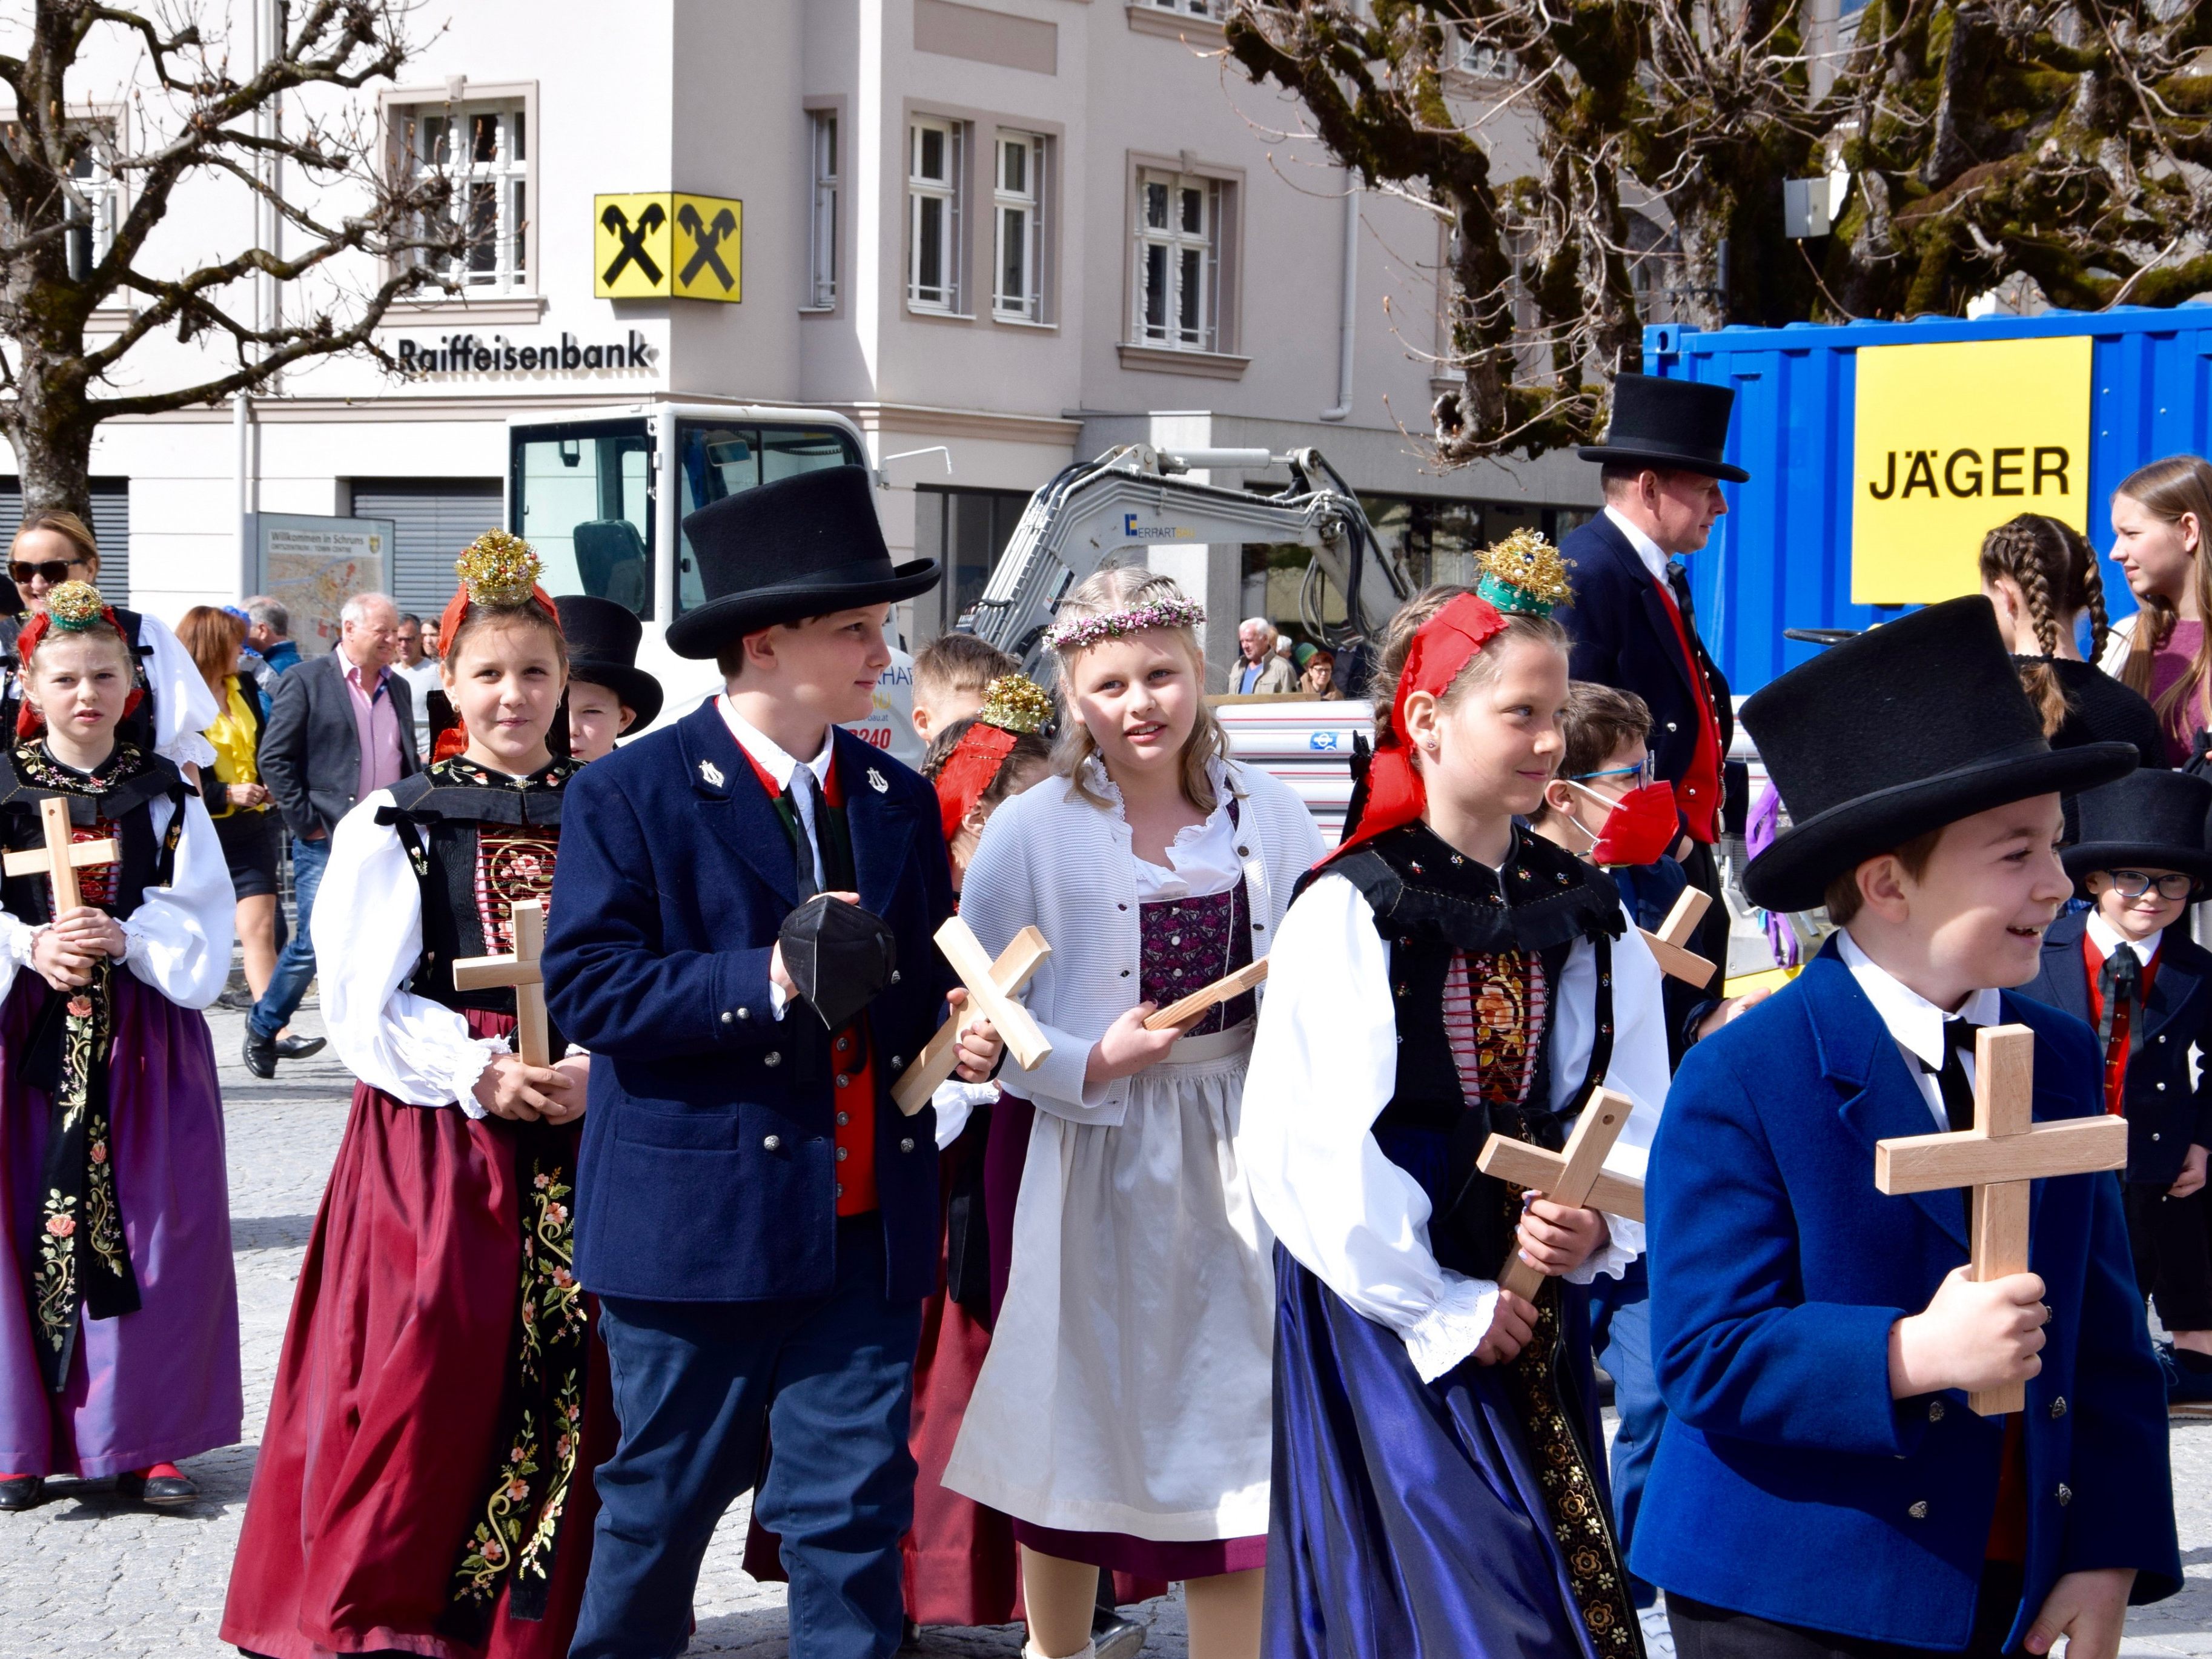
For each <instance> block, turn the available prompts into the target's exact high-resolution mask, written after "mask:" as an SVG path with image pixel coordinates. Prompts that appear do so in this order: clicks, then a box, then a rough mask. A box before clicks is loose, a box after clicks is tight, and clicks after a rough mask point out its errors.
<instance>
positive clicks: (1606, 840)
mask: <svg viewBox="0 0 2212 1659" xmlns="http://www.w3.org/2000/svg"><path fill="white" fill-rule="evenodd" d="M1679 822H1680V820H1679V818H1678V817H1677V815H1676V812H1675V808H1674V785H1672V784H1670V783H1667V782H1664V781H1661V782H1657V783H1647V784H1645V785H1644V786H1643V787H1641V788H1638V789H1632V790H1630V791H1629V792H1628V793H1626V794H1625V795H1623V796H1622V797H1621V798H1620V799H1619V800H1617V801H1615V802H1614V803H1613V810H1612V811H1609V812H1607V814H1606V815H1605V822H1604V823H1603V824H1601V825H1600V826H1599V829H1598V835H1597V840H1596V842H1595V844H1593V845H1592V847H1591V848H1590V850H1589V860H1590V862H1591V863H1592V864H1601V865H1605V866H1619V865H1638V864H1650V863H1654V862H1656V860H1659V859H1660V858H1662V857H1663V856H1664V855H1665V854H1666V852H1667V849H1668V848H1670V847H1672V846H1673V845H1674V832H1675V829H1676V828H1677V826H1678V823H1679Z"/></svg>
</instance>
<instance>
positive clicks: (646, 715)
mask: <svg viewBox="0 0 2212 1659" xmlns="http://www.w3.org/2000/svg"><path fill="white" fill-rule="evenodd" d="M553 604H554V607H555V608H556V610H558V611H560V613H561V633H562V636H563V637H564V638H565V639H566V640H567V641H568V753H569V754H570V755H571V756H573V757H574V758H576V759H577V760H580V761H595V760H599V759H602V758H604V757H606V756H608V755H611V754H612V753H613V752H614V747H615V739H616V738H619V737H621V736H622V735H623V733H624V732H642V731H644V730H645V729H646V728H647V726H651V725H652V724H653V721H654V720H657V719H659V716H660V702H661V693H660V682H659V680H657V679H655V678H653V676H652V675H650V674H648V673H647V672H646V671H645V670H643V669H642V668H640V667H639V666H638V665H637V647H638V642H639V641H641V639H643V638H644V636H645V625H644V624H643V623H641V622H639V621H638V619H637V613H636V612H635V611H632V610H631V609H630V608H629V606H628V605H617V604H616V603H615V602H614V601H613V600H612V599H595V598H593V597H592V596H591V595H590V594H587V593H564V594H562V596H561V597H560V598H559V599H556V600H554V601H553Z"/></svg>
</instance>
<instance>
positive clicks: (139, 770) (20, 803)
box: [0, 742, 190, 927]
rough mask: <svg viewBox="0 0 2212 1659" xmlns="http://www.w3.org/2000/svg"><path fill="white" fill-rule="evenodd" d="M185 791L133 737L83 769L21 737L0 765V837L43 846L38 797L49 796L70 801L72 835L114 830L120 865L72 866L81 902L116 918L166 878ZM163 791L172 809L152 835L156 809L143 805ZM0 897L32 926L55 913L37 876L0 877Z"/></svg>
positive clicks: (94, 836) (180, 778) (92, 836)
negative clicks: (161, 831)
mask: <svg viewBox="0 0 2212 1659" xmlns="http://www.w3.org/2000/svg"><path fill="white" fill-rule="evenodd" d="M189 790H190V786H189V785H188V784H186V783H185V780H184V775H183V774H182V773H180V772H179V771H178V769H176V767H175V766H174V765H173V764H172V763H170V762H168V761H166V760H164V759H162V758H161V757H160V756H159V755H155V754H150V753H149V752H147V751H146V750H142V749H140V748H138V747H137V745H136V744H129V743H121V742H118V744H116V745H115V750H114V752H113V753H112V754H111V755H110V756H109V757H107V758H106V760H105V761H104V762H102V763H100V765H99V766H98V767H96V768H95V769H93V770H92V771H90V772H79V771H77V770H76V769H74V768H71V767H67V766H64V765H63V764H62V763H60V762H58V761H57V760H56V759H54V757H52V755H50V754H48V753H47V752H46V745H45V744H42V743H28V744H21V745H19V746H18V747H17V748H16V749H15V751H14V752H13V753H12V754H11V755H10V756H9V764H8V765H7V766H5V767H0V842H4V844H5V846H6V848H7V849H8V851H9V852H11V853H14V852H21V851H24V850H26V849H27V848H38V847H43V846H44V845H46V830H45V827H44V825H43V824H42V823H41V822H40V803H41V802H43V801H45V800H46V799H49V798H51V797H54V796H59V797H61V798H62V799H64V800H66V801H68V802H69V809H70V833H71V836H72V838H73V839H75V840H77V841H81V842H82V841H100V840H104V839H106V837H108V836H114V837H115V838H116V839H117V841H118V842H120V844H121V851H122V854H123V861H122V862H121V864H119V865H103V864H94V865H85V866H80V868H79V870H78V872H77V887H78V892H79V896H81V897H82V899H83V900H84V902H86V903H87V904H90V905H96V906H98V907H99V908H100V909H103V910H105V911H106V912H107V913H108V914H109V915H112V916H115V917H117V918H118V920H119V919H120V918H122V917H125V916H128V915H131V912H133V911H134V910H136V909H137V908H138V906H139V905H140V903H141V902H143V900H144V898H145V896H146V890H147V889H148V888H149V887H166V886H167V885H168V884H169V882H170V879H171V878H172V875H173V872H174V869H175V864H176V851H177V841H178V837H179V836H180V835H181V833H182V832H183V829H184V824H185V812H184V805H185V795H186V793H189ZM164 796H166V797H167V799H168V800H169V803H170V805H171V808H172V811H171V812H170V815H169V823H168V825H167V831H166V833H164V834H163V835H161V836H159V837H157V836H155V833H154V818H153V814H152V813H151V812H150V811H146V810H145V809H146V808H148V807H149V806H151V805H152V804H153V803H154V802H155V801H156V800H158V799H161V798H163V797H164ZM0 903H4V904H5V905H6V907H7V908H8V911H9V915H15V916H19V917H21V919H22V920H23V921H27V922H30V923H31V924H32V925H33V926H34V927H36V926H40V925H42V924H44V923H46V922H48V921H52V920H53V890H52V887H51V886H49V885H48V883H47V878H46V877H45V876H42V875H37V876H9V877H8V878H5V879H4V880H0Z"/></svg>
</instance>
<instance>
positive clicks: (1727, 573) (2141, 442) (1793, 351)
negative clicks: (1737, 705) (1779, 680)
mask: <svg viewBox="0 0 2212 1659" xmlns="http://www.w3.org/2000/svg"><path fill="white" fill-rule="evenodd" d="M2081 335H2087V336H2088V337H2090V339H2091V343H2092V344H2091V363H2092V368H2091V376H2092V384H2091V388H2090V403H2089V410H2090V423H2089V426H2090V435H2089V497H2088V502H2089V506H2088V514H2089V523H2088V533H2089V539H2090V542H2091V543H2092V544H2093V545H2094V546H2095V547H2096V549H2097V550H2098V553H2099V556H2100V561H2101V564H2100V568H2101V569H2102V570H2103V572H2104V575H2105V596H2106V604H2107V606H2108V608H2109V609H2110V611H2111V612H2112V616H2113V617H2115V618H2118V617H2121V616H2124V615H2126V614H2129V613H2130V612H2132V611H2134V610H2135V608H2136V606H2135V599H2134V597H2133V595H2131V594H2130V592H2128V587H2127V584H2126V582H2125V581H2124V580H2121V578H2120V574H2119V570H2118V567H2117V566H2115V565H2114V564H2113V563H2112V562H2111V560H2110V559H2109V558H2106V557H2104V555H2106V553H2108V552H2109V550H2110V549H2111V545H2112V526H2111V521H2110V519H2109V517H2108V512H2107V509H2108V504H2109V502H2110V500H2111V496H2112V489H2113V487H2114V486H2115V485H2116V484H2118V483H2119V481H2120V480H2121V479H2122V478H2124V477H2127V475H2128V474H2129V473H2130V472H2132V471H2135V470H2136V468H2137V467H2139V466H2141V465H2143V464H2144V463H2145V462H2148V461H2153V460H2155V459H2158V458H2159V457H2160V456H2162V455H2172V454H2177V453H2182V452H2185V451H2187V452H2191V453H2196V454H2199V455H2203V454H2207V453H2212V384H2208V381H2212V362H2208V360H2212V306H2205V305H2194V304H2192V305H2187V306H2181V307H2175V308H2173V309H2171V310H2152V309H2148V308H2145V307H2135V306H2130V307H2121V308H2119V309H2117V310H2113V311H2107V312H2096V313H2084V312H2066V311H2053V312H2046V313H2044V314H2043V315H2042V316H2039V317H1988V318H1983V319H1979V320H1977V321H1966V320H1963V319H1959V318H1931V319H1923V320H1921V321H1917V322H1910V323H1877V322H1860V323H1842V324H1834V325H1828V324H1811V323H1798V324H1792V325H1790V326H1789V327H1787V328H1724V329H1721V330H1718V331H1712V332H1706V331H1701V330H1699V329H1694V328H1688V327H1685V326H1682V325H1678V324H1661V325H1656V326H1654V327H1650V328H1647V329H1645V330H1644V368H1645V371H1646V372H1647V373H1649V374H1661V375H1665V376H1668V377H1669V378H1671V379H1675V380H1700V381H1704V382H1706V383H1707V384H1710V385H1714V386H1733V387H1734V388H1735V394H1736V399H1735V420H1734V422H1733V423H1732V425H1731V428H1730V430H1729V459H1730V460H1732V461H1735V463H1736V464H1737V465H1740V466H1742V467H1743V468H1745V469H1746V470H1747V471H1749V472H1750V474H1751V482H1750V483H1747V484H1729V485H1728V486H1726V488H1727V492H1728V503H1729V511H1728V515H1727V516H1726V517H1725V518H1723V520H1721V521H1720V523H1719V525H1718V526H1717V527H1716V529H1715V532H1714V535H1713V538H1712V540H1711V542H1710V543H1709V544H1707V545H1706V547H1705V550H1704V551H1703V552H1701V553H1699V554H1696V555H1693V556H1692V557H1691V558H1690V559H1689V560H1688V566H1689V571H1690V586H1691V592H1692V597H1693V599H1694V600H1695V602H1696V604H1697V607H1698V624H1699V631H1700V632H1701V633H1703V634H1704V635H1705V640H1706V641H1707V644H1708V646H1709V647H1710V648H1711V650H1712V652H1713V654H1714V656H1715V658H1716V659H1717V660H1718V661H1719V663H1720V665H1721V670H1722V671H1723V673H1725V674H1726V675H1727V676H1728V679H1729V687H1730V689H1731V690H1734V691H1735V692H1736V693H1737V694H1738V695H1739V696H1741V695H1742V694H1744V693H1747V692H1750V691H1755V690H1758V689H1759V687H1760V686H1762V685H1764V684H1766V683H1767V681H1769V680H1771V679H1772V678H1774V677H1775V676H1776V675H1778V674H1780V673H1782V672H1784V671H1785V670H1787V669H1790V668H1794V667H1796V665H1798V664H1799V663H1801V662H1803V661H1805V660H1806V659H1808V657H1810V656H1812V655H1813V654H1814V653H1815V652H1816V651H1817V650H1818V649H1819V647H1817V646H1814V645H1808V644H1805V643H1802V642H1800V641H1795V640H1785V639H1784V638H1783V636H1782V634H1783V630H1784V629H1785V628H1865V627H1869V626H1870V625H1872V624H1873V623H1876V622H1879V621H1881V620H1883V619H1884V618H1886V617H1895V616H1897V615H1899V614H1901V612H1902V611H1903V609H1904V607H1901V606H1879V607H1878V606H1874V605H1854V604H1853V603H1851V506H1852V477H1851V469H1852V443H1853V437H1854V430H1853V428H1854V416H1853V411H1854V410H1855V409H1856V407H1857V356H1858V352H1859V349H1860V348H1862V347H1864V346H1895V345H1919V344H1928V343H1948V342H1958V341H1980V340H2023V339H2048V338H2051V337H2060V336H2075V337H2078V336H2081ZM2023 505H2024V506H2027V507H2031V508H2032V505H2033V504H2032V503H2023Z"/></svg>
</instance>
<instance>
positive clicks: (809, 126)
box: [799, 99, 852, 316]
mask: <svg viewBox="0 0 2212 1659" xmlns="http://www.w3.org/2000/svg"><path fill="white" fill-rule="evenodd" d="M804 112H805V118H806V173H807V193H806V213H807V220H806V280H805V289H804V291H803V295H802V298H801V300H800V303H799V310H800V311H801V312H802V313H807V314H809V315H814V316H825V315H835V314H836V313H838V312H839V311H840V310H842V307H843V305H844V299H845V285H844V283H843V281H842V269H841V267H842V264H843V263H844V252H845V235H844V224H843V220H842V216H843V213H844V209H845V189H844V181H845V166H844V163H845V161H846V159H847V156H848V154H849V143H850V139H851V137H852V124H851V123H850V122H848V120H846V118H845V106H844V100H842V99H839V100H834V101H825V102H821V103H808V104H807V105H805V107H804ZM825 126H826V128H827V129H828V131H829V171H828V173H826V174H825V173H824V172H823V165H822V164H823V129H824V128H825ZM825 243H826V246H825ZM825 266H826V269H825V268H824V267H825ZM825 289H826V297H825Z"/></svg>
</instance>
